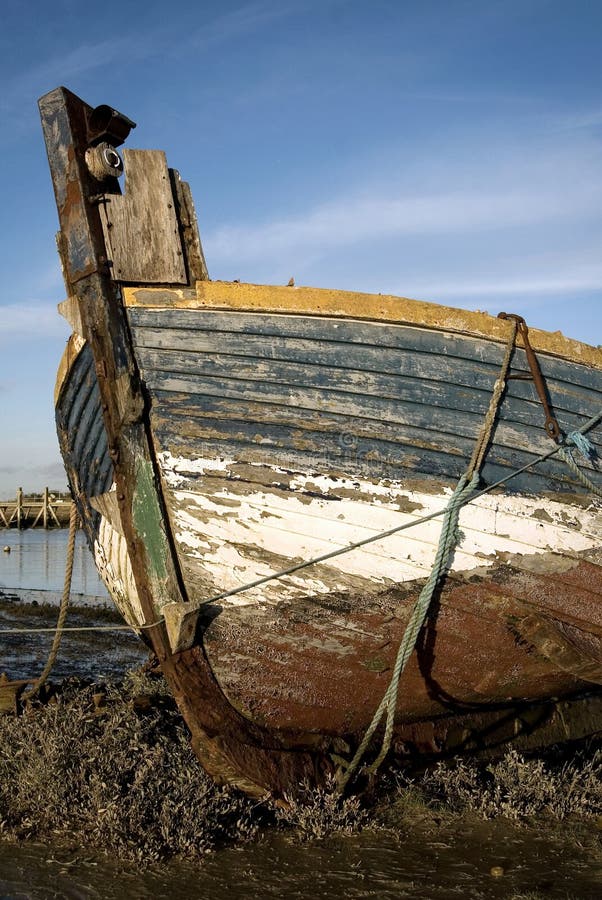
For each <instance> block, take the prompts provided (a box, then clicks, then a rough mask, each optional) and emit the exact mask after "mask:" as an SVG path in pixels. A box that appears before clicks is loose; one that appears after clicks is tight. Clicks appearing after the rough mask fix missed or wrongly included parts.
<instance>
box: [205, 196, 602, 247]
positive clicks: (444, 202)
mask: <svg viewBox="0 0 602 900" xmlns="http://www.w3.org/2000/svg"><path fill="white" fill-rule="evenodd" d="M601 200H602V185H598V186H595V185H593V186H592V189H591V191H588V192H585V191H583V192H582V191H579V192H575V193H574V194H573V195H572V196H569V197H567V196H566V195H564V194H563V193H562V191H558V192H556V191H553V190H551V191H545V190H533V189H528V188H524V189H518V188H517V189H515V190H508V191H501V190H500V191H470V190H464V191H455V192H445V193H433V194H425V195H422V196H420V195H416V194H414V195H412V194H408V193H401V194H400V196H398V197H396V198H390V197H388V196H380V197H361V196H360V197H355V198H340V199H338V200H336V201H333V202H331V203H327V204H323V205H321V206H318V207H316V208H314V209H310V210H308V211H307V213H306V214H305V215H298V216H293V217H290V218H279V219H276V220H275V221H272V222H267V223H263V224H258V225H255V226H253V225H247V226H239V225H226V226H223V227H222V228H219V229H218V230H216V231H215V232H214V233H213V234H209V235H208V236H207V237H206V239H205V245H206V249H207V253H208V256H209V258H210V259H211V260H213V261H216V262H218V263H222V262H228V263H230V262H239V261H245V260H257V258H258V257H267V256H270V255H279V254H282V253H285V252H290V251H292V250H296V251H297V252H307V251H312V250H313V251H315V250H317V249H321V250H322V251H323V252H327V251H328V250H329V249H333V248H341V247H350V248H351V247H352V246H353V245H354V244H357V243H359V242H365V241H376V240H381V239H386V238H393V237H397V236H399V237H401V236H404V235H405V236H407V235H442V234H458V233H461V232H470V231H477V230H483V229H500V228H513V227H519V226H525V225H534V224H536V223H538V222H545V221H551V220H555V221H558V220H565V221H566V220H570V219H571V218H578V217H580V216H584V215H589V214H592V213H593V212H595V211H596V210H597V209H599V208H600V201H601Z"/></svg>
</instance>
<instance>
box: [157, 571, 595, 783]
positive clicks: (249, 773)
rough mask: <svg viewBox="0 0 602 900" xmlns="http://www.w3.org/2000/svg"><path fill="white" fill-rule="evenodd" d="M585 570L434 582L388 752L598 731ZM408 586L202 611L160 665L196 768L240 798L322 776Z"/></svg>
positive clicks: (430, 752) (367, 714)
mask: <svg viewBox="0 0 602 900" xmlns="http://www.w3.org/2000/svg"><path fill="white" fill-rule="evenodd" d="M600 575H601V569H600V566H598V565H597V564H595V563H592V562H589V561H587V560H581V561H575V565H574V566H573V567H572V568H571V569H569V570H568V571H565V572H563V573H558V574H557V575H555V576H554V577H553V578H551V577H546V576H543V575H540V574H535V573H532V572H525V571H520V570H518V569H516V568H512V567H510V566H499V567H498V568H497V569H496V571H495V572H494V573H493V577H491V575H489V576H488V577H487V579H486V580H484V579H479V578H475V577H474V576H473V578H472V579H471V580H469V581H465V582H462V581H461V580H454V581H450V582H448V584H447V585H446V586H445V588H444V589H443V591H442V593H441V596H440V599H439V602H438V604H437V607H438V608H437V609H435V610H433V614H432V616H431V619H430V621H429V623H428V624H427V626H426V627H425V628H424V629H423V632H422V634H421V636H420V639H419V644H418V647H417V651H416V652H415V653H414V654H413V656H412V657H411V659H410V661H409V663H408V665H407V668H406V671H405V672H404V674H403V676H402V679H401V684H400V691H399V700H398V705H397V723H396V728H395V735H394V752H395V753H396V755H397V756H400V757H404V758H408V757H410V758H412V757H416V756H420V757H421V758H422V757H425V756H426V757H432V756H435V755H445V754H450V753H457V752H465V751H468V752H479V751H484V750H486V751H489V752H495V751H500V750H502V749H503V748H504V747H505V746H507V745H508V743H509V742H515V743H517V744H518V745H519V746H521V747H524V748H529V747H535V746H543V745H548V744H550V743H554V742H558V741H562V740H570V739H577V738H580V737H583V736H585V735H587V734H593V733H595V732H598V731H601V730H602V692H601V691H600V688H599V687H598V685H600V684H601V683H602V616H601V612H600V609H601V607H600V603H599V600H600V586H601V580H600ZM415 587H416V590H418V588H419V585H416V586H415ZM414 596H415V591H412V590H404V591H403V592H402V591H401V589H396V590H392V591H388V592H386V593H385V594H381V595H380V596H379V597H377V598H368V599H366V598H363V599H362V598H357V597H355V598H332V597H331V598H329V599H328V601H326V602H325V601H322V602H317V601H313V602H310V601H305V602H303V603H295V604H291V605H281V606H279V607H277V608H274V607H271V608H268V609H264V610H259V609H258V607H257V606H249V607H242V606H238V607H234V606H233V607H229V608H228V607H226V608H224V609H222V610H221V611H219V610H213V611H212V616H213V617H212V616H209V617H208V619H211V621H208V624H206V625H205V627H204V634H203V641H202V646H201V645H199V646H196V647H194V648H193V649H192V650H188V651H185V652H183V653H180V654H178V655H177V656H173V657H170V658H166V659H164V660H163V669H164V672H165V675H166V677H167V680H168V682H169V683H170V686H171V688H172V690H173V692H174V695H175V697H176V699H177V701H178V703H179V706H180V708H181V710H182V713H183V715H184V718H185V720H186V722H187V723H188V726H189V727H190V730H191V732H192V736H193V744H194V747H195V751H196V753H197V755H198V756H199V759H200V760H201V762H202V764H203V766H204V767H205V768H206V769H207V771H208V772H209V773H210V774H211V775H212V776H213V777H215V778H216V779H217V780H219V781H226V782H229V783H232V784H235V785H237V786H239V787H241V788H242V789H243V790H245V791H247V792H248V793H250V794H253V795H255V796H261V795H262V794H263V793H265V792H267V791H269V792H272V793H273V794H276V795H282V794H283V793H291V792H293V793H294V791H295V789H296V787H297V786H298V785H299V784H300V783H302V782H309V783H321V782H323V781H324V777H325V775H326V773H328V772H330V771H332V770H333V768H334V762H333V758H332V755H331V754H335V755H348V754H349V752H352V751H353V749H354V748H355V746H356V745H357V742H358V741H359V740H360V739H361V736H362V734H363V731H364V730H365V728H366V727H367V726H368V724H369V722H370V720H371V718H372V715H373V713H374V710H375V709H376V707H377V706H378V704H379V702H380V700H381V698H382V695H383V693H384V690H385V688H386V686H387V685H388V683H389V678H390V675H391V670H392V666H393V663H394V658H395V654H396V651H397V647H398V645H399V641H400V639H401V637H402V635H403V631H404V627H405V622H406V621H407V618H408V614H409V609H410V608H411V605H412V600H413V599H414ZM575 611H578V613H579V615H578V616H577V615H576V614H575ZM575 698H581V699H579V700H577V699H575ZM375 740H376V739H375Z"/></svg>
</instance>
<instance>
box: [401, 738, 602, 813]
mask: <svg viewBox="0 0 602 900" xmlns="http://www.w3.org/2000/svg"><path fill="white" fill-rule="evenodd" d="M407 786H408V785H407V782H406V783H405V784H402V790H405V789H407ZM412 789H413V790H414V791H416V789H418V791H419V793H420V794H422V796H423V798H424V801H425V802H427V803H433V802H434V803H436V804H437V805H439V806H443V807H444V808H446V809H448V810H451V811H454V812H465V811H467V810H470V811H472V812H475V813H477V814H478V815H479V816H481V817H483V818H485V819H491V818H495V817H498V816H502V817H504V818H506V819H512V820H518V819H527V818H529V817H534V816H537V817H540V816H546V817H548V818H550V819H556V820H560V821H562V820H565V819H567V818H569V817H574V818H579V819H588V818H597V817H599V816H600V813H601V812H602V750H601V749H596V748H595V747H594V745H593V744H591V743H590V744H588V745H586V746H585V747H584V748H582V750H581V751H580V752H579V753H577V754H575V755H573V756H572V757H571V758H570V759H564V758H558V759H554V756H553V755H550V756H549V758H548V759H546V758H542V757H533V758H525V757H524V756H521V755H520V754H519V753H517V752H516V751H515V750H510V751H508V753H507V754H506V755H505V756H504V757H503V758H502V759H501V760H499V761H498V762H495V763H490V764H489V765H486V764H483V763H479V762H476V761H474V760H462V759H460V760H456V761H455V762H453V763H451V764H450V763H439V764H438V765H437V766H435V768H433V769H432V770H430V771H428V772H426V773H425V774H424V775H423V777H422V779H421V780H420V781H419V782H414V783H413V784H412Z"/></svg>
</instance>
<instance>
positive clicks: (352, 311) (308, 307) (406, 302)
mask: <svg viewBox="0 0 602 900" xmlns="http://www.w3.org/2000/svg"><path fill="white" fill-rule="evenodd" d="M123 295H124V303H125V305H126V306H128V307H145V308H154V309H160V308H165V309H213V310H226V311H232V312H234V311H237V312H263V313H281V314H286V315H301V316H324V317H327V318H346V319H360V320H368V321H373V322H382V323H394V324H398V325H413V326H419V327H422V328H432V329H435V330H437V331H451V332H454V333H458V334H466V335H470V336H475V337H483V338H487V339H488V340H492V341H503V342H505V341H506V340H507V338H508V329H509V325H508V322H506V321H504V320H502V319H498V318H496V317H494V316H491V315H489V313H484V312H472V311H470V310H464V309H457V308H454V307H451V306H440V305H439V304H438V303H427V302H426V301H424V300H411V299H409V298H408V297H394V296H390V295H387V294H363V293H356V292H354V291H338V290H331V289H329V288H311V287H288V286H287V287H283V286H278V285H261V284H246V283H241V282H230V281H197V283H196V286H195V287H194V288H152V287H125V288H124V291H123ZM511 312H514V310H511ZM529 337H530V339H531V344H532V346H533V348H534V349H535V350H537V351H539V352H543V353H549V354H552V355H554V356H559V357H561V358H562V359H566V360H570V361H571V362H576V363H580V364H582V365H586V366H592V367H595V368H599V369H602V349H601V348H600V347H591V346H589V345H588V344H583V343H581V342H580V341H575V340H573V339H572V338H567V337H565V336H564V335H563V334H562V333H561V332H560V331H554V332H549V331H541V330H539V329H537V328H533V329H531V328H530V329H529Z"/></svg>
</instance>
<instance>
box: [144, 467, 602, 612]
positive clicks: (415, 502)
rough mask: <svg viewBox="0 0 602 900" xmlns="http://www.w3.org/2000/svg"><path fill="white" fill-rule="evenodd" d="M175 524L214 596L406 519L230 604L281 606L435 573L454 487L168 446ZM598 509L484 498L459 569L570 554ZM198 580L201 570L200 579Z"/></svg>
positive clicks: (580, 546) (583, 541) (594, 524)
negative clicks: (176, 452)
mask: <svg viewBox="0 0 602 900" xmlns="http://www.w3.org/2000/svg"><path fill="white" fill-rule="evenodd" d="M159 463H160V467H161V471H162V476H163V479H164V484H165V485H166V487H167V488H168V489H167V492H166V493H167V503H168V507H169V509H170V515H171V517H172V527H173V529H174V535H175V539H176V543H177V547H178V551H179V554H180V557H181V562H182V565H183V567H184V569H185V570H188V571H190V573H191V575H192V576H196V580H197V583H198V584H199V585H201V591H202V592H203V594H204V596H199V597H191V598H190V599H193V600H196V599H199V600H201V599H206V598H207V596H210V595H211V591H212V590H213V591H216V592H221V591H224V590H229V589H232V588H236V587H239V586H241V585H243V584H245V583H247V582H250V581H254V580H256V579H258V578H261V577H265V576H267V575H270V574H272V573H273V572H276V571H279V570H281V569H284V568H286V567H287V566H290V565H291V564H294V563H296V562H299V561H306V560H309V559H312V558H314V557H317V556H320V555H322V554H324V553H327V552H329V551H331V550H335V549H339V548H342V547H344V546H346V545H348V544H350V543H355V542H357V541H361V540H364V539H365V538H367V537H372V536H376V535H378V534H379V533H380V532H382V531H387V530H389V529H392V528H396V527H398V526H400V525H410V526H411V527H409V528H408V529H407V530H404V531H402V532H400V533H398V534H396V535H393V536H390V537H388V538H386V539H381V540H377V541H375V542H374V543H370V544H368V545H366V546H364V547H362V548H359V549H356V550H353V551H351V552H348V553H345V554H343V555H341V556H337V557H335V558H333V559H331V560H329V561H327V562H324V563H320V564H318V565H316V566H312V567H310V568H308V569H307V570H304V571H301V572H297V573H295V574H294V575H291V576H286V577H285V578H283V579H282V580H279V581H275V582H273V583H268V584H265V585H262V586H260V587H258V588H254V589H251V590H248V591H245V592H244V593H242V594H240V595H237V596H236V597H232V598H231V599H230V600H229V601H228V602H229V603H232V604H248V603H252V602H258V601H262V602H270V603H276V602H279V601H281V600H283V599H291V598H294V597H299V596H308V595H314V594H325V593H328V592H333V591H334V592H339V591H350V590H367V589H371V590H377V589H382V588H383V587H387V586H389V585H392V584H396V583H403V582H405V581H411V580H415V579H419V578H424V577H426V576H428V574H429V572H430V569H431V566H432V563H433V559H434V556H435V552H436V546H437V541H438V538H439V533H440V528H441V517H438V518H435V519H432V520H430V521H427V522H421V521H419V520H420V519H421V518H423V517H424V516H428V515H430V514H432V513H434V512H436V511H439V510H442V509H444V508H445V506H446V505H447V503H448V502H449V498H450V496H451V493H452V491H451V488H446V487H443V486H437V485H435V486H433V488H432V489H431V490H430V491H428V490H426V489H425V482H424V480H421V481H420V482H417V484H418V485H419V489H416V490H413V489H412V486H411V485H412V482H411V481H407V482H404V483H402V482H395V481H390V480H387V481H384V480H381V481H378V482H372V481H363V480H361V479H349V478H340V477H332V476H330V475H328V474H316V473H313V472H312V473H290V472H286V471H284V470H282V469H279V468H278V467H275V466H266V465H259V464H256V465H254V466H252V467H249V465H248V464H247V465H245V471H246V472H247V473H248V472H249V469H251V470H256V472H257V480H256V481H255V479H253V481H250V480H249V479H248V476H247V478H241V477H240V476H239V475H238V474H237V472H238V471H239V467H238V466H237V463H236V460H234V459H203V458H197V459H186V458H185V457H176V456H173V455H172V454H170V453H161V454H160V455H159ZM601 526H602V511H601V508H600V505H599V504H594V503H592V504H591V505H589V506H588V507H585V508H583V507H582V506H576V505H572V504H571V503H569V502H562V501H560V500H551V499H547V498H546V500H545V507H544V505H543V503H542V498H541V497H527V496H524V495H518V494H514V495H512V494H502V493H496V494H491V495H484V496H482V497H480V498H478V499H477V500H475V501H474V502H473V503H471V504H469V505H468V506H466V507H465V508H464V509H463V510H462V513H461V516H460V539H459V542H458V547H457V549H456V552H455V554H454V558H453V564H452V570H453V571H456V572H460V571H461V572H470V571H472V570H477V569H483V568H488V567H491V566H492V565H494V564H495V563H496V562H503V561H506V560H507V559H508V558H511V557H512V556H515V555H516V556H533V555H538V554H540V555H541V554H547V553H550V552H552V553H556V554H561V555H564V556H567V557H568V558H571V557H572V556H574V555H575V556H576V554H578V553H581V552H583V551H588V550H591V549H594V548H595V547H596V546H597V545H598V544H599V540H600V537H599V536H600V532H601ZM192 580H193V581H194V577H193V579H192Z"/></svg>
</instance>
